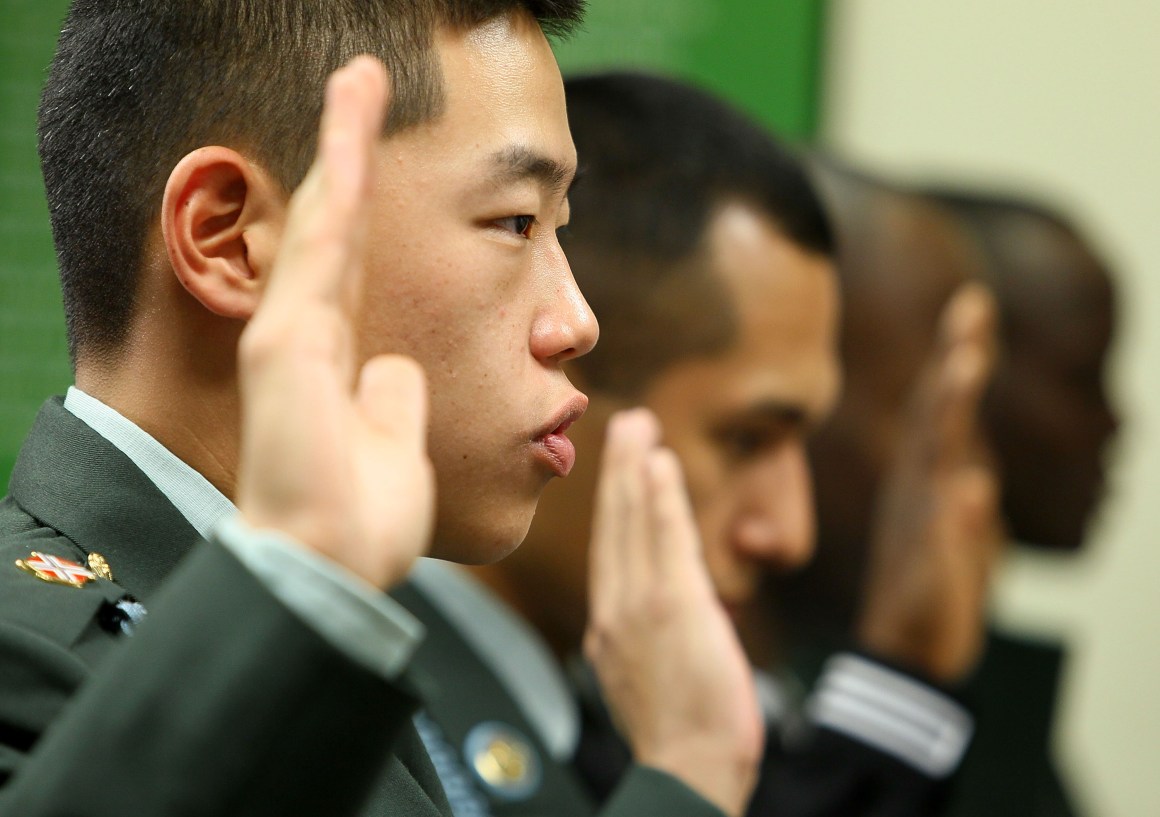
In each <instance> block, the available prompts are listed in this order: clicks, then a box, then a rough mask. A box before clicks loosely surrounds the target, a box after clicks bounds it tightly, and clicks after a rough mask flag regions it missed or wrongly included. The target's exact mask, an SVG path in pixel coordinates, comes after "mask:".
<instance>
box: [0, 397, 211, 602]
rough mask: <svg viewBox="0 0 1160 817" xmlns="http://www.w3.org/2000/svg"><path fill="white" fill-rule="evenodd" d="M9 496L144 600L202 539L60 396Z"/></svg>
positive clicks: (26, 452)
mask: <svg viewBox="0 0 1160 817" xmlns="http://www.w3.org/2000/svg"><path fill="white" fill-rule="evenodd" d="M9 491H10V493H11V495H12V497H13V499H15V500H16V502H17V503H18V504H19V505H20V506H21V507H22V508H23V509H24V510H25V511H26V512H28V513H29V514H31V515H32V516H33V517H35V518H36V519H38V520H40V521H41V522H42V523H44V524H45V525H48V526H49V527H52V528H54V529H55V530H58V531H60V532H61V533H62V534H64V535H65V536H67V537H68V538H69V539H71V540H72V541H73V542H74V543H76V545H77V546H78V547H80V548H81V549H82V550H84V551H85V552H86V553H88V552H92V551H96V552H98V553H100V554H101V555H102V556H104V557H105V558H106V559H107V560H108V561H109V564H111V565H112V567H113V571H114V573H115V575H116V577H117V582H118V584H120V585H121V586H122V587H124V588H125V589H126V590H128V591H129V592H130V593H132V594H134V595H135V596H137V597H138V598H140V599H141V600H143V601H147V600H148V599H149V597H150V596H151V595H152V593H153V592H154V591H155V590H156V589H157V587H158V586H159V585H160V583H161V582H162V580H163V579H164V578H165V577H166V576H167V575H169V573H170V572H172V570H173V568H174V567H176V566H177V563H178V562H179V561H181V559H182V557H183V556H185V554H186V553H188V552H189V550H190V549H191V548H192V547H193V546H194V545H195V544H196V543H197V542H199V541H201V538H200V537H199V536H198V534H197V532H196V531H195V530H194V529H193V528H192V527H191V526H190V524H189V523H188V522H187V521H186V520H185V517H183V516H182V515H181V513H180V512H179V511H178V510H177V509H176V508H175V507H174V506H173V504H172V503H171V502H170V501H169V500H168V499H166V498H165V495H164V494H162V493H161V492H160V491H159V490H158V489H157V487H156V486H155V485H154V484H153V483H152V482H150V481H149V479H148V478H147V477H146V476H145V474H143V473H142V472H141V470H140V469H139V468H138V467H137V466H136V465H134V464H133V462H132V461H131V460H130V459H129V458H128V457H126V456H125V455H124V454H123V453H121V451H119V450H118V449H117V448H116V447H115V446H114V445H113V444H112V443H110V442H109V441H108V440H106V439H105V438H104V437H101V436H100V435H99V434H97V433H96V432H95V431H93V429H92V428H91V427H89V425H88V424H86V423H85V422H83V421H82V420H80V419H79V418H78V417H76V416H75V415H74V414H73V413H72V412H70V411H68V410H67V409H65V408H64V405H63V401H62V400H61V398H59V397H54V398H52V399H50V400H49V401H48V402H46V403H45V404H44V406H43V407H42V408H41V410H40V413H39V414H38V415H37V417H36V422H35V423H34V424H33V426H32V430H31V431H30V432H29V434H28V438H27V439H26V440H25V443H24V446H23V448H22V449H21V451H20V457H19V459H17V461H16V467H15V468H14V469H13V471H12V481H11V483H10V485H9Z"/></svg>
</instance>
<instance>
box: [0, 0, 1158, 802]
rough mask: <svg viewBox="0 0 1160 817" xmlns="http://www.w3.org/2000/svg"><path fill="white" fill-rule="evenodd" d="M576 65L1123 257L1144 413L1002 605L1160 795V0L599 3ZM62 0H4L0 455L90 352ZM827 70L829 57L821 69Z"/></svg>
mask: <svg viewBox="0 0 1160 817" xmlns="http://www.w3.org/2000/svg"><path fill="white" fill-rule="evenodd" d="M591 5H592V10H591V15H590V18H589V22H588V25H587V30H586V32H585V33H583V34H581V35H580V36H579V37H578V38H577V39H576V40H575V41H573V42H571V43H568V44H565V45H563V46H561V48H560V49H559V54H560V61H561V64H562V66H563V67H564V68H565V70H570V71H584V70H591V69H595V68H603V67H610V66H615V65H626V64H627V65H634V66H638V67H648V68H652V69H656V70H663V71H667V72H670V73H672V74H675V75H677V76H680V77H684V78H685V79H689V80H692V81H695V82H698V83H699V84H702V85H705V86H707V87H709V88H712V89H714V90H717V91H718V92H720V93H722V94H724V95H725V96H726V97H728V98H730V99H732V100H733V101H735V102H736V103H738V104H740V105H742V106H744V107H746V108H748V109H749V110H750V111H751V112H752V113H753V114H754V115H755V116H757V117H758V118H759V119H761V120H762V121H764V122H766V123H768V124H770V125H771V126H774V127H776V128H778V129H779V130H780V131H781V132H782V133H783V134H786V135H789V136H792V137H795V138H798V139H808V138H811V137H816V138H818V139H819V140H820V141H822V142H823V143H825V144H827V145H828V146H830V147H831V148H833V149H835V150H838V151H840V152H842V153H845V154H847V155H848V156H849V157H850V158H852V159H854V160H856V161H858V162H860V163H862V164H864V165H865V166H867V167H868V168H870V169H874V170H879V171H882V172H885V173H889V174H893V175H896V176H899V177H901V178H913V179H916V180H924V181H925V180H930V179H933V178H937V179H939V180H943V181H948V182H965V183H969V184H971V185H974V186H980V185H981V186H988V185H990V184H994V185H996V186H1000V187H1004V188H1016V189H1023V190H1025V191H1026V192H1029V193H1033V194H1037V195H1041V196H1044V197H1046V198H1048V199H1049V200H1054V201H1056V202H1058V203H1059V204H1061V205H1062V206H1063V207H1064V208H1065V209H1067V210H1069V211H1071V212H1072V213H1073V215H1074V216H1075V217H1076V219H1077V221H1078V222H1079V224H1080V226H1081V227H1083V228H1085V230H1086V231H1087V232H1089V233H1090V234H1092V235H1093V237H1094V238H1095V239H1096V240H1097V243H1098V244H1099V245H1100V247H1101V249H1102V250H1103V252H1104V254H1105V255H1106V257H1107V258H1108V260H1109V261H1110V262H1111V263H1112V266H1113V267H1114V268H1115V269H1116V270H1117V271H1118V273H1119V280H1120V284H1121V294H1122V298H1121V303H1122V306H1123V310H1122V313H1123V314H1122V320H1121V327H1120V333H1119V342H1118V346H1117V350H1116V357H1115V365H1114V387H1115V392H1116V395H1117V396H1118V398H1119V404H1120V406H1121V408H1122V409H1123V411H1124V413H1125V415H1126V419H1127V421H1128V424H1127V427H1126V429H1125V432H1124V434H1123V437H1122V439H1121V442H1120V445H1119V447H1118V451H1117V454H1118V465H1117V467H1116V468H1115V469H1114V471H1113V485H1112V493H1111V497H1110V501H1109V502H1108V503H1107V505H1106V506H1105V508H1104V512H1103V514H1102V515H1101V518H1100V520H1099V522H1098V524H1097V526H1096V528H1095V530H1094V534H1095V536H1094V540H1093V542H1092V547H1091V548H1089V550H1088V551H1087V553H1085V554H1084V555H1083V556H1082V557H1080V558H1079V559H1073V560H1060V559H1054V560H1053V559H1051V558H1046V557H1042V556H1040V557H1035V558H1032V557H1030V556H1018V557H1015V558H1012V559H1011V560H1010V562H1009V563H1008V564H1007V565H1006V567H1005V570H1004V573H1003V575H1002V577H1001V580H1000V584H999V588H998V592H997V594H996V607H997V610H998V612H999V614H1000V616H1001V617H1002V618H1003V620H1004V621H1005V622H1006V623H1007V624H1009V625H1010V626H1013V627H1018V628H1022V629H1027V630H1031V631H1039V632H1046V633H1051V634H1060V633H1063V634H1065V635H1066V636H1067V638H1068V639H1069V640H1070V642H1071V643H1072V645H1073V655H1072V661H1071V664H1070V672H1069V676H1068V683H1067V687H1066V689H1065V697H1064V713H1063V719H1062V722H1061V727H1060V729H1059V734H1058V735H1057V743H1058V745H1059V749H1060V752H1061V754H1062V757H1063V759H1064V761H1065V764H1066V766H1067V768H1068V771H1069V772H1070V774H1071V775H1072V779H1073V781H1074V783H1075V784H1076V789H1077V791H1076V794H1077V795H1078V796H1079V797H1080V798H1081V800H1082V801H1083V802H1084V803H1085V804H1086V805H1087V807H1088V809H1089V812H1090V813H1092V814H1095V815H1102V816H1104V817H1139V815H1151V814H1160V775H1157V774H1156V773H1155V770H1154V767H1156V766H1157V765H1158V764H1160V696H1156V695H1155V694H1153V686H1152V685H1153V682H1154V681H1153V679H1154V678H1155V677H1156V676H1157V675H1158V674H1160V637H1158V636H1157V634H1156V630H1157V628H1158V625H1160V593H1157V592H1156V590H1155V585H1156V584H1157V583H1158V581H1157V580H1158V578H1160V570H1158V568H1160V545H1158V543H1157V542H1156V540H1157V539H1158V538H1160V536H1158V535H1157V533H1156V532H1157V531H1160V501H1157V499H1156V498H1157V497H1160V440H1158V439H1157V438H1158V436H1160V376H1158V375H1157V361H1160V276H1157V275H1155V274H1154V273H1153V270H1152V266H1153V264H1152V261H1153V259H1157V258H1160V228H1157V226H1156V224H1157V222H1160V206H1158V196H1160V194H1158V192H1157V191H1160V157H1158V154H1160V148H1158V146H1160V138H1158V137H1157V134H1160V84H1158V82H1157V77H1160V56H1158V52H1157V50H1156V45H1155V44H1156V43H1157V42H1160V4H1157V3H1155V2H1154V0H1115V2H1112V3H1103V4H1095V3H1082V4H1081V3H1067V4H1061V3H1058V2H1053V0H973V2H971V3H915V2H912V1H911V0H832V2H830V3H829V4H825V3H823V2H820V0H715V1H714V0H591ZM65 6H66V3H65V2H63V0H0V384H2V385H0V474H7V472H8V471H9V469H10V467H11V464H12V461H13V458H14V456H15V452H16V448H17V446H18V445H19V441H20V440H21V439H22V437H23V435H24V433H25V431H26V429H27V428H28V425H29V423H30V422H31V419H32V416H33V415H34V413H35V411H36V408H37V406H38V405H39V404H40V402H41V401H42V400H43V398H44V397H45V396H46V395H48V394H52V393H59V392H61V391H63V389H64V387H65V386H67V384H68V382H69V372H68V365H67V359H66V355H65V347H64V340H63V330H62V325H61V324H62V321H61V315H60V306H59V295H58V293H57V289H56V279H55V268H54V261H53V256H52V248H51V240H50V238H49V232H48V220H47V213H46V211H45V206H44V202H43V193H42V190H41V183H40V177H39V172H38V170H37V165H36V153H35V136H34V126H35V108H36V97H37V93H38V88H39V85H40V82H41V79H42V77H43V70H44V66H46V65H47V63H48V60H49V58H50V55H51V52H52V47H53V43H54V40H55V34H56V31H57V30H58V28H59V21H60V19H61V17H62V16H63V13H64V9H65ZM819 66H820V67H821V69H822V70H821V71H820V72H819V70H818V69H819Z"/></svg>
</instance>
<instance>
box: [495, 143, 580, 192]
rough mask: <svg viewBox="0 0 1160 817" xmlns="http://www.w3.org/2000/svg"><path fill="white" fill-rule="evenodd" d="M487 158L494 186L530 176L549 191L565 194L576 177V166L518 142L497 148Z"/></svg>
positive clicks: (512, 182) (519, 180)
mask: <svg viewBox="0 0 1160 817" xmlns="http://www.w3.org/2000/svg"><path fill="white" fill-rule="evenodd" d="M491 158H492V166H493V167H494V168H495V172H494V173H493V174H492V177H491V181H492V182H493V183H495V184H497V185H505V184H514V183H516V182H521V181H524V180H525V179H531V180H533V181H536V182H539V183H540V184H541V185H543V186H544V187H545V188H547V189H548V190H549V191H551V192H552V193H566V192H567V191H568V189H569V188H570V187H571V185H572V184H573V182H575V180H576V168H575V167H574V166H573V165H570V164H566V163H564V162H560V161H558V160H556V159H553V158H551V157H549V156H545V155H543V154H542V153H537V152H536V151H534V150H532V149H531V148H527V147H523V146H520V145H516V146H513V147H510V148H506V149H505V150H501V151H499V152H498V153H495V154H493V155H492V157H491Z"/></svg>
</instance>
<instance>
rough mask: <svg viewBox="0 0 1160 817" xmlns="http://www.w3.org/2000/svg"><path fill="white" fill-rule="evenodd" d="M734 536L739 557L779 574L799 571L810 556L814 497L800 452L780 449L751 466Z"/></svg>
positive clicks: (797, 447)
mask: <svg viewBox="0 0 1160 817" xmlns="http://www.w3.org/2000/svg"><path fill="white" fill-rule="evenodd" d="M750 476H751V478H752V479H751V482H750V484H749V485H747V486H746V487H745V489H744V490H745V494H746V496H744V498H743V504H742V505H741V506H740V508H739V513H738V518H737V521H736V525H735V530H734V541H735V546H736V547H737V549H738V550H739V551H740V552H741V555H743V556H745V557H747V558H750V559H753V560H755V561H761V562H764V563H765V564H767V565H768V566H769V567H771V568H773V569H775V570H779V571H790V570H795V569H797V568H800V567H802V566H803V565H805V564H806V563H807V562H808V561H809V560H810V559H811V558H812V557H813V553H814V497H813V485H812V482H811V479H810V471H809V464H808V462H807V460H806V455H805V448H804V446H803V445H801V444H800V443H798V442H791V443H787V444H785V445H783V446H780V447H779V449H778V450H777V451H775V452H771V454H770V455H769V457H768V458H767V459H766V460H765V461H763V462H761V463H760V464H757V465H755V466H754V469H753V471H752V473H751V475H750Z"/></svg>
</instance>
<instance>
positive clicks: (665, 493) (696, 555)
mask: <svg viewBox="0 0 1160 817" xmlns="http://www.w3.org/2000/svg"><path fill="white" fill-rule="evenodd" d="M645 471H646V474H647V476H648V494H649V496H648V510H649V519H650V528H651V536H650V537H649V548H650V551H651V557H652V562H653V564H655V565H656V566H657V568H658V569H659V571H660V573H661V580H662V581H666V580H671V579H672V578H673V577H674V576H675V575H678V574H680V573H681V572H682V571H684V570H688V569H690V568H692V569H693V570H694V571H697V570H699V566H700V560H701V546H700V539H699V535H698V532H697V523H696V521H695V520H694V518H693V509H692V507H691V506H690V504H689V495H688V492H687V491H686V490H685V480H684V476H683V474H682V471H681V464H680V461H679V460H678V459H677V456H676V454H674V453H673V452H672V451H670V450H669V449H667V448H658V449H656V450H654V451H652V452H651V453H649V455H648V458H647V461H646V463H645Z"/></svg>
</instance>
